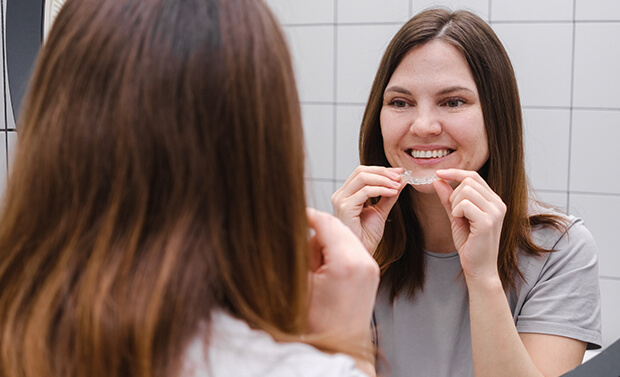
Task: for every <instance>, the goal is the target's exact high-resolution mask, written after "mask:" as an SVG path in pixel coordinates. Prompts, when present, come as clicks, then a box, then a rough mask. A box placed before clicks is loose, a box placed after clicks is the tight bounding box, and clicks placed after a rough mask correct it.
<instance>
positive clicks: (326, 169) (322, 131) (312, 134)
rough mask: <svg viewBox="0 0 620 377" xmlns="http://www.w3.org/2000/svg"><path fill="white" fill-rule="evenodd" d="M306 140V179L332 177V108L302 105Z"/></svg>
mask: <svg viewBox="0 0 620 377" xmlns="http://www.w3.org/2000/svg"><path fill="white" fill-rule="evenodd" d="M301 111H302V117H303V122H304V136H305V139H306V153H307V156H306V159H307V163H306V177H309V178H323V179H332V178H333V176H334V106H333V105H314V104H302V106H301Z"/></svg>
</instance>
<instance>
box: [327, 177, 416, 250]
mask: <svg viewBox="0 0 620 377" xmlns="http://www.w3.org/2000/svg"><path fill="white" fill-rule="evenodd" d="M402 172H403V169H402V168H386V167H383V166H364V165H360V166H358V167H357V168H356V169H355V171H354V172H353V173H352V174H351V175H350V176H349V178H348V179H347V181H346V182H345V183H344V184H343V185H342V187H340V188H339V189H338V191H336V192H335V193H334V195H332V199H331V201H332V206H333V207H334V214H335V215H336V216H337V217H338V218H339V219H340V220H341V221H342V222H343V223H344V224H345V225H346V226H348V227H349V228H350V229H351V230H352V231H353V233H354V234H355V235H356V236H357V237H358V238H359V239H360V240H361V241H362V243H363V244H364V247H366V249H367V250H368V251H369V252H370V253H371V254H373V253H374V252H375V250H376V249H377V246H378V245H379V241H381V238H382V237H383V230H384V228H385V221H386V220H387V217H388V214H389V213H390V211H391V210H392V207H393V206H394V203H396V200H397V199H398V195H399V194H400V192H401V190H402V189H403V188H404V187H405V186H406V183H404V182H403V180H402V179H401V177H400V174H401V173H402ZM376 197H381V199H380V200H379V202H377V203H376V204H374V205H368V203H367V202H368V199H370V198H376Z"/></svg>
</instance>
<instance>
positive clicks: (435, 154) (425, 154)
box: [409, 149, 453, 158]
mask: <svg viewBox="0 0 620 377" xmlns="http://www.w3.org/2000/svg"><path fill="white" fill-rule="evenodd" d="M452 152H453V151H452V150H451V149H435V150H432V151H421V150H418V149H412V150H411V151H410V152H409V153H410V154H411V157H413V158H439V157H444V156H447V155H449V154H450V153H452Z"/></svg>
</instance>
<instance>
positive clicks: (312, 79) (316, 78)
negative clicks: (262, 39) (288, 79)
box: [285, 26, 334, 102]
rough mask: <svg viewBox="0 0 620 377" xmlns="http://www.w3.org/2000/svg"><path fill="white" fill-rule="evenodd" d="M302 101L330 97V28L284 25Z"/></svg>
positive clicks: (331, 30) (331, 40)
mask: <svg viewBox="0 0 620 377" xmlns="http://www.w3.org/2000/svg"><path fill="white" fill-rule="evenodd" d="M285 31H286V34H287V37H288V40H289V45H290V48H291V53H292V55H293V65H294V68H295V76H296V79H297V87H298V90H299V98H300V100H301V101H302V102H332V101H333V100H334V27H333V26H287V27H286V28H285Z"/></svg>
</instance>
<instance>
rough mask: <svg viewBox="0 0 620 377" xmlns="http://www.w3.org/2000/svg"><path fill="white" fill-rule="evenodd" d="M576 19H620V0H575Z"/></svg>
mask: <svg viewBox="0 0 620 377" xmlns="http://www.w3.org/2000/svg"><path fill="white" fill-rule="evenodd" d="M575 19H577V20H580V21H581V20H588V21H592V20H593V21H602V20H609V21H618V20H619V19H620V1H618V0H575Z"/></svg>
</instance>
